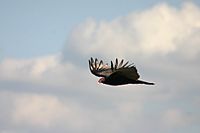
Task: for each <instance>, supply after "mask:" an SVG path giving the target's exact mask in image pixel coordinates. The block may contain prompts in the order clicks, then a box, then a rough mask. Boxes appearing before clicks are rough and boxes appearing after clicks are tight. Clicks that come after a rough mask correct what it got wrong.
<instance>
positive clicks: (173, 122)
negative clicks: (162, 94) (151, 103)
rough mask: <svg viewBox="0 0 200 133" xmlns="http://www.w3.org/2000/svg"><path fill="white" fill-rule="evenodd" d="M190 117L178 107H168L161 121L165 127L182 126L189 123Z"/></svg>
mask: <svg viewBox="0 0 200 133" xmlns="http://www.w3.org/2000/svg"><path fill="white" fill-rule="evenodd" d="M191 121H192V117H190V116H189V115H187V114H186V113H184V112H183V111H182V110H180V109H174V108H173V109H169V110H167V111H165V112H164V114H163V122H164V124H165V125H166V126H167V127H170V128H174V127H182V126H186V125H188V124H190V123H191Z"/></svg>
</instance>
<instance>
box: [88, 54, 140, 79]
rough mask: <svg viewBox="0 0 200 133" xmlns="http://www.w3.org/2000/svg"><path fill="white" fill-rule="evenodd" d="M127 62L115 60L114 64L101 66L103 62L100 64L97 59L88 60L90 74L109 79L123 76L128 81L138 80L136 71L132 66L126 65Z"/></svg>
mask: <svg viewBox="0 0 200 133" xmlns="http://www.w3.org/2000/svg"><path fill="white" fill-rule="evenodd" d="M128 63H129V62H128V61H127V62H126V63H124V60H121V62H120V63H119V62H118V59H117V58H116V60H115V64H114V63H113V62H112V61H111V66H108V64H103V61H102V60H101V61H100V62H99V61H98V60H97V59H95V60H94V59H93V58H91V59H90V60H89V68H90V71H91V73H92V74H94V75H96V76H99V77H109V76H112V75H116V76H124V77H126V78H128V79H133V80H136V79H138V78H139V74H138V73H137V69H136V67H135V66H133V64H128Z"/></svg>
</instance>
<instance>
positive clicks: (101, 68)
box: [89, 58, 113, 77]
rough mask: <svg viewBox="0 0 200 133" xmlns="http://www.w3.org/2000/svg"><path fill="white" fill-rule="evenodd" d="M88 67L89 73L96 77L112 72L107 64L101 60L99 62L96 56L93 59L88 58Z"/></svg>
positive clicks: (108, 74) (105, 75)
mask: <svg viewBox="0 0 200 133" xmlns="http://www.w3.org/2000/svg"><path fill="white" fill-rule="evenodd" d="M89 68H90V71H91V73H92V74H94V75H95V76H98V77H108V76H110V75H111V74H112V73H113V71H112V69H111V67H110V66H108V64H103V61H102V60H101V61H100V62H99V61H98V60H97V58H96V59H95V60H94V59H93V58H91V59H90V60H89Z"/></svg>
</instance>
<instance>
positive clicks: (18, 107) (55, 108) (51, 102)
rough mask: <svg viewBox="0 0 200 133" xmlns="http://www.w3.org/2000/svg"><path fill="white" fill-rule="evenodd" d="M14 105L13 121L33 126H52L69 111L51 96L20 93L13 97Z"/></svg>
mask: <svg viewBox="0 0 200 133" xmlns="http://www.w3.org/2000/svg"><path fill="white" fill-rule="evenodd" d="M14 106H15V108H14V110H13V121H14V123H16V124H25V125H27V124H28V125H34V126H44V127H49V126H52V125H54V124H55V123H56V122H57V120H59V119H62V118H63V117H65V116H66V115H68V114H69V112H70V110H69V109H68V108H67V107H65V106H64V104H63V103H61V102H60V101H59V100H58V99H57V98H56V97H53V96H40V95H20V97H17V98H16V99H15V101H14Z"/></svg>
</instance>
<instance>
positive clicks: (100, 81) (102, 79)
mask: <svg viewBox="0 0 200 133" xmlns="http://www.w3.org/2000/svg"><path fill="white" fill-rule="evenodd" d="M105 80H106V79H105V77H102V78H100V79H99V81H98V82H99V83H104V82H105Z"/></svg>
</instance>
